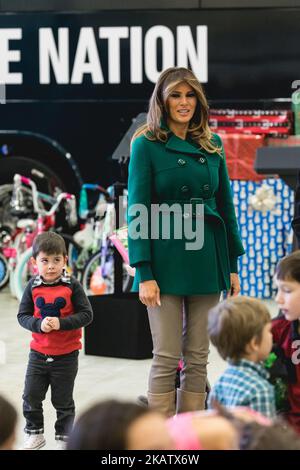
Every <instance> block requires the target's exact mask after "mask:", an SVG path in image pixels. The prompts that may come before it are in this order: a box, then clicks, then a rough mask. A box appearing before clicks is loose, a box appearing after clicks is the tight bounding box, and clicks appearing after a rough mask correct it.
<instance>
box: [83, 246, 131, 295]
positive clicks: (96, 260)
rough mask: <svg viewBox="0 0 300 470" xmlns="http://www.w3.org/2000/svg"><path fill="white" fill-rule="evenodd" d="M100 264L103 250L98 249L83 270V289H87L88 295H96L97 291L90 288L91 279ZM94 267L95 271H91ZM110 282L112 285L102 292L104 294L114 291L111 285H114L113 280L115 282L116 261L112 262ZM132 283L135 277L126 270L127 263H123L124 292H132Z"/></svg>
mask: <svg viewBox="0 0 300 470" xmlns="http://www.w3.org/2000/svg"><path fill="white" fill-rule="evenodd" d="M93 265H94V266H93ZM99 266H101V251H98V253H95V254H94V255H93V256H91V257H90V258H89V260H88V261H87V263H86V265H85V267H84V269H83V272H82V278H81V284H82V287H83V290H84V291H85V293H86V294H87V295H95V292H93V291H92V290H91V289H90V281H91V276H92V275H93V274H94V273H95V271H96V269H97V268H99ZM92 269H93V271H91V270H92ZM104 281H105V279H104ZM109 282H110V285H109V287H107V289H106V290H105V291H103V292H102V293H103V294H112V293H113V287H111V286H113V282H114V263H112V270H111V272H110V281H109ZM132 283H133V278H132V276H129V274H128V273H127V271H126V268H125V265H124V264H123V292H130V290H131V287H132ZM100 295H101V294H100Z"/></svg>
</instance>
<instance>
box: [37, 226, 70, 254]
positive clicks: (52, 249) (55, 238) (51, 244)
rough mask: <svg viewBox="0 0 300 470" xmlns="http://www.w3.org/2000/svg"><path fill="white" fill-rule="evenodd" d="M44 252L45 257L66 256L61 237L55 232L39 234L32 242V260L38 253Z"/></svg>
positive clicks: (64, 245)
mask: <svg viewBox="0 0 300 470" xmlns="http://www.w3.org/2000/svg"><path fill="white" fill-rule="evenodd" d="M41 251H42V252H44V253H46V254H47V255H63V256H67V248H66V244H65V241H64V239H63V237H61V236H60V235H58V233H55V232H44V233H40V235H38V236H37V237H36V238H35V239H34V242H33V245H32V256H33V257H34V259H36V257H37V256H38V254H39V253H41Z"/></svg>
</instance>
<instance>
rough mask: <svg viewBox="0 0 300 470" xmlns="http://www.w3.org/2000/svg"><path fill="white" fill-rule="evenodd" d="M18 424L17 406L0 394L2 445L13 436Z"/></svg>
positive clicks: (0, 443) (0, 437)
mask: <svg viewBox="0 0 300 470" xmlns="http://www.w3.org/2000/svg"><path fill="white" fill-rule="evenodd" d="M16 424H17V412H16V410H15V408H14V407H13V406H12V405H11V404H10V403H9V402H8V401H7V400H6V399H5V398H4V397H2V396H1V395H0V447H1V446H2V445H3V444H4V443H5V441H7V439H9V438H10V437H11V435H12V434H13V432H14V430H15V427H16Z"/></svg>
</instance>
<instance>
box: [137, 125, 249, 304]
mask: <svg viewBox="0 0 300 470" xmlns="http://www.w3.org/2000/svg"><path fill="white" fill-rule="evenodd" d="M212 139H213V140H214V142H215V143H216V144H217V145H218V146H222V141H221V139H220V137H219V136H218V135H217V134H213V136H212ZM222 149H223V146H222ZM191 200H192V201H191ZM202 202H203V204H204V206H202V207H204V244H203V246H202V248H200V249H196V250H194V249H187V242H188V241H190V240H187V239H186V238H185V237H184V236H183V237H181V238H176V237H175V236H174V227H171V230H170V236H169V237H168V238H164V237H163V235H162V226H161V223H162V219H161V214H160V217H159V218H158V225H159V229H158V234H159V235H158V237H157V236H155V237H153V238H152V239H151V234H150V232H151V230H150V225H151V223H152V224H153V219H151V218H150V215H149V217H148V218H147V220H145V218H144V220H143V222H142V224H143V225H144V227H140V229H141V233H143V237H137V236H136V235H134V236H133V232H132V230H131V228H132V227H133V226H134V228H135V229H137V227H138V225H136V223H137V220H138V219H137V218H138V217H140V213H139V212H135V211H132V208H136V207H137V206H135V205H136V204H142V205H143V206H142V207H145V208H147V209H148V211H149V214H150V213H151V210H150V209H151V207H153V204H162V203H163V204H168V206H169V207H170V206H172V204H174V203H175V204H176V207H177V208H181V207H182V218H183V219H185V220H186V219H187V218H189V217H192V219H195V216H196V212H195V210H194V209H195V206H194V204H195V203H196V204H198V203H200V204H201V203H202ZM178 204H179V205H178ZM186 204H188V205H186ZM174 207H175V206H174ZM198 207H200V206H198ZM187 209H190V210H187ZM200 215H201V212H199V218H201V217H200ZM174 220H175V215H174V214H172V213H171V216H170V221H171V225H172V222H173V223H174ZM202 221H203V219H202ZM177 222H178V219H177ZM128 223H129V238H128V243H129V259H130V265H131V266H137V267H139V266H140V265H141V263H142V265H145V264H146V265H147V263H149V264H150V266H151V269H152V273H153V278H154V279H155V280H156V281H157V283H158V285H159V288H160V291H161V293H162V294H174V295H205V294H210V293H216V292H220V291H221V290H223V289H227V290H228V289H229V288H230V272H236V269H237V257H238V256H240V255H242V254H243V253H244V249H243V246H242V243H241V240H240V235H239V230H238V225H237V221H236V216H235V211H234V206H233V201H232V193H231V188H230V183H229V178H228V173H227V168H226V162H225V155H224V151H223V150H222V153H221V155H219V154H218V153H213V154H211V153H208V152H207V151H205V150H204V149H203V148H199V146H198V145H197V144H196V143H195V142H193V141H192V140H189V139H187V140H183V139H180V138H179V137H177V136H176V135H175V134H173V133H172V132H170V133H169V138H168V140H167V142H166V143H162V142H159V141H151V140H149V139H147V137H146V136H144V135H142V136H140V137H138V138H136V139H135V140H134V142H133V144H132V151H131V158H130V164H129V181H128ZM192 224H194V225H193V227H195V220H192ZM147 230H148V236H147ZM145 235H146V236H145ZM183 235H184V232H183ZM139 282H140V279H139V275H138V270H137V274H136V276H135V280H134V286H133V290H134V291H137V290H138V285H139Z"/></svg>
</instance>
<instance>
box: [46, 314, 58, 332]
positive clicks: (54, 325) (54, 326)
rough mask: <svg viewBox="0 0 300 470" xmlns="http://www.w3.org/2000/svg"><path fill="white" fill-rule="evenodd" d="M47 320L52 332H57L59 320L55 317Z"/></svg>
mask: <svg viewBox="0 0 300 470" xmlns="http://www.w3.org/2000/svg"><path fill="white" fill-rule="evenodd" d="M48 318H49V320H48V322H49V324H50V326H51V328H52V330H59V329H60V322H59V319H58V318H57V317H48Z"/></svg>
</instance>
